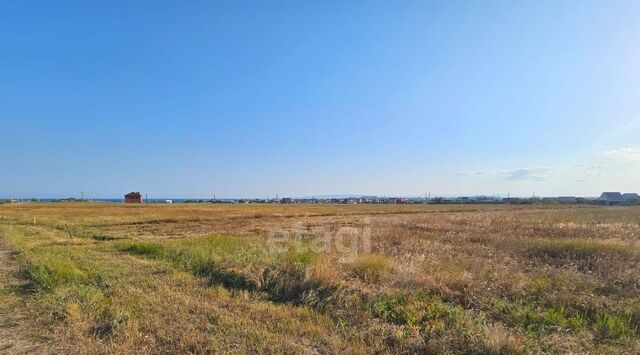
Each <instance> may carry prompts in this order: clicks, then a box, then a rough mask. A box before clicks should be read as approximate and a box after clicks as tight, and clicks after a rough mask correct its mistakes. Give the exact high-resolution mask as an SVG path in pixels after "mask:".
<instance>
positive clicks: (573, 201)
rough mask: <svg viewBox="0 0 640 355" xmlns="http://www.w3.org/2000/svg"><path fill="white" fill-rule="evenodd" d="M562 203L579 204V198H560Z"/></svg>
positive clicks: (559, 200)
mask: <svg viewBox="0 0 640 355" xmlns="http://www.w3.org/2000/svg"><path fill="white" fill-rule="evenodd" d="M558 202H560V203H578V198H577V197H575V196H560V197H558Z"/></svg>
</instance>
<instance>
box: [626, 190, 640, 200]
mask: <svg viewBox="0 0 640 355" xmlns="http://www.w3.org/2000/svg"><path fill="white" fill-rule="evenodd" d="M622 199H623V200H624V202H636V201H638V200H640V195H638V194H637V193H635V192H634V193H625V194H622Z"/></svg>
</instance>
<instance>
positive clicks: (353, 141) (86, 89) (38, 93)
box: [0, 0, 640, 198]
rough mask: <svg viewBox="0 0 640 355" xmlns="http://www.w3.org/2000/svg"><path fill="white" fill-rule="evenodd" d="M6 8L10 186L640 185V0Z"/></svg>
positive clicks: (103, 192) (2, 8) (298, 189)
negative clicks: (614, 0) (611, 0)
mask: <svg viewBox="0 0 640 355" xmlns="http://www.w3.org/2000/svg"><path fill="white" fill-rule="evenodd" d="M0 16H1V17H2V21H0V43H2V46H1V47H2V48H1V49H0V51H1V54H2V55H0V76H1V77H2V80H0V97H2V103H1V104H0V134H1V137H2V143H1V144H0V169H2V173H0V198H8V197H10V196H12V197H16V198H32V197H40V198H47V197H49V198H65V197H72V196H76V197H79V196H80V193H81V191H84V193H85V194H86V196H89V197H94V198H118V197H120V196H123V195H124V194H125V193H127V192H130V191H140V192H143V193H148V194H149V195H150V196H157V197H183V198H206V197H211V196H213V194H214V193H215V194H216V195H217V196H220V197H231V198H265V197H267V196H271V197H273V196H275V195H276V194H278V195H279V196H283V197H284V196H292V197H299V196H313V195H329V194H362V195H377V196H384V195H387V196H422V195H424V194H425V193H429V192H431V193H432V194H437V195H446V196H462V195H467V196H469V195H494V194H501V195H502V196H505V195H507V194H511V195H512V196H531V195H532V194H534V193H535V194H536V195H537V196H560V195H570V196H594V197H597V196H599V195H600V193H601V192H603V191H622V192H638V191H639V190H640V185H639V184H640V143H639V142H638V137H640V104H639V102H640V100H639V99H638V98H639V97H640V70H638V64H637V63H640V46H638V39H639V38H640V22H638V21H637V19H638V18H640V2H638V1H624V0H622V1H616V2H615V4H614V3H611V2H604V1H591V0H587V1H580V2H557V1H547V0H544V1H535V2H532V1H513V2H511V1H509V2H507V1H502V2H448V1H404V2H401V3H393V4H392V3H390V2H383V1H366V2H358V1H355V2H346V3H345V2H338V1H323V2H309V3H305V2H285V1H275V2H268V3H265V2H258V1H253V2H252V1H250V2H243V3H234V2H226V3H224V2H201V1H186V2H180V3H176V2H167V1H146V0H143V1H136V2H129V1H110V2H83V1H65V2H64V3H59V2H47V3H43V2H37V1H31V0H25V1H13V2H4V3H2V4H0Z"/></svg>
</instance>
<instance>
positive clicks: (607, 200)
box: [598, 192, 625, 206]
mask: <svg viewBox="0 0 640 355" xmlns="http://www.w3.org/2000/svg"><path fill="white" fill-rule="evenodd" d="M598 202H599V203H601V204H603V205H607V206H610V205H620V204H623V203H624V202H625V201H624V198H623V197H622V194H621V193H619V192H603V193H602V195H600V198H598Z"/></svg>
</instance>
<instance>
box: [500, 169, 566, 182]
mask: <svg viewBox="0 0 640 355" xmlns="http://www.w3.org/2000/svg"><path fill="white" fill-rule="evenodd" d="M552 170H555V168H551V167H537V168H520V169H515V170H510V171H504V172H502V173H501V174H500V175H501V176H502V178H503V179H505V180H508V181H523V180H534V181H544V180H545V178H544V176H543V175H544V174H546V173H548V172H550V171H552Z"/></svg>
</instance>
